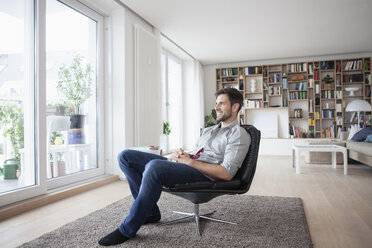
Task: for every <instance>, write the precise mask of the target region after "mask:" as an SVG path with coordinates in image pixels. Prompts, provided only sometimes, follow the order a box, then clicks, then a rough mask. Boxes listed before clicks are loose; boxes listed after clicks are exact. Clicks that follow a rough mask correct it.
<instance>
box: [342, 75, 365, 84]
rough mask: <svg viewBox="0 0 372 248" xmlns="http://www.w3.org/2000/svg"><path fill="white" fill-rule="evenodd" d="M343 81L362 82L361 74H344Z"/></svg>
mask: <svg viewBox="0 0 372 248" xmlns="http://www.w3.org/2000/svg"><path fill="white" fill-rule="evenodd" d="M343 80H344V82H348V83H352V82H363V74H361V73H360V74H351V75H344V78H343Z"/></svg>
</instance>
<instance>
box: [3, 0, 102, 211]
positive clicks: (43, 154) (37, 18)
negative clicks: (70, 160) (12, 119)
mask: <svg viewBox="0 0 372 248" xmlns="http://www.w3.org/2000/svg"><path fill="white" fill-rule="evenodd" d="M61 2H62V3H64V4H67V5H68V6H70V7H71V8H73V9H75V10H76V11H78V12H80V13H82V14H84V15H86V16H88V17H90V18H92V19H94V20H96V21H97V37H98V40H97V95H96V98H97V103H96V104H97V120H96V121H97V123H98V125H97V126H98V129H97V136H98V140H97V146H98V147H97V151H98V155H97V163H98V164H97V168H94V169H90V170H88V171H82V172H79V173H76V174H72V175H69V176H66V177H63V178H55V179H54V180H49V181H47V172H46V168H47V167H46V164H47V145H46V139H45V137H46V115H45V112H46V42H45V41H46V1H45V0H35V1H29V4H30V6H29V10H30V12H32V13H31V15H32V16H33V18H30V20H31V19H32V21H31V23H30V25H29V26H30V28H31V33H33V34H34V35H30V37H31V38H30V43H32V46H31V44H30V46H29V47H33V49H31V50H33V51H31V53H30V54H32V55H33V58H31V59H30V63H31V65H30V66H29V68H33V69H34V73H33V74H32V75H34V78H33V79H34V80H33V86H32V87H33V89H34V90H33V92H35V94H34V96H33V97H34V98H33V99H32V102H33V103H34V104H33V105H34V112H33V116H34V118H32V119H33V120H34V121H33V124H32V125H33V128H31V130H33V131H31V133H30V135H31V136H32V137H34V142H33V143H34V146H35V147H33V148H30V149H32V151H31V153H32V154H34V155H33V161H34V163H35V185H32V186H28V187H25V188H18V189H16V190H14V191H10V192H4V193H0V206H5V205H8V204H11V203H14V202H17V201H21V200H25V199H28V198H32V197H35V196H38V195H42V194H45V193H47V190H49V189H53V188H56V187H60V186H64V185H68V184H72V183H75V182H79V181H83V180H86V179H89V178H93V177H95V176H100V175H103V174H104V147H103V144H104V86H103V79H104V18H103V17H102V16H101V15H99V14H98V13H96V12H95V11H93V10H92V9H90V8H88V7H86V6H85V5H83V4H81V3H79V2H77V1H74V0H64V1H61ZM31 115H32V113H31ZM29 152H30V151H29Z"/></svg>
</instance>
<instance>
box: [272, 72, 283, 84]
mask: <svg viewBox="0 0 372 248" xmlns="http://www.w3.org/2000/svg"><path fill="white" fill-rule="evenodd" d="M281 77H282V76H281V74H280V73H272V74H270V83H280V82H281Z"/></svg>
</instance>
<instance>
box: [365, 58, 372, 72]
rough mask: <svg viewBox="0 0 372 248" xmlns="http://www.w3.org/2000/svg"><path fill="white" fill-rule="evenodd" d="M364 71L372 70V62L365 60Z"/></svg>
mask: <svg viewBox="0 0 372 248" xmlns="http://www.w3.org/2000/svg"><path fill="white" fill-rule="evenodd" d="M364 70H366V71H369V70H371V60H369V59H368V60H364Z"/></svg>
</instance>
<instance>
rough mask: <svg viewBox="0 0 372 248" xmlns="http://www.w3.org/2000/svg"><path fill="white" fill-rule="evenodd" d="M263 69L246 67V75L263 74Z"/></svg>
mask: <svg viewBox="0 0 372 248" xmlns="http://www.w3.org/2000/svg"><path fill="white" fill-rule="evenodd" d="M261 73H262V69H261V67H258V66H255V67H245V75H249V74H261Z"/></svg>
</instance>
